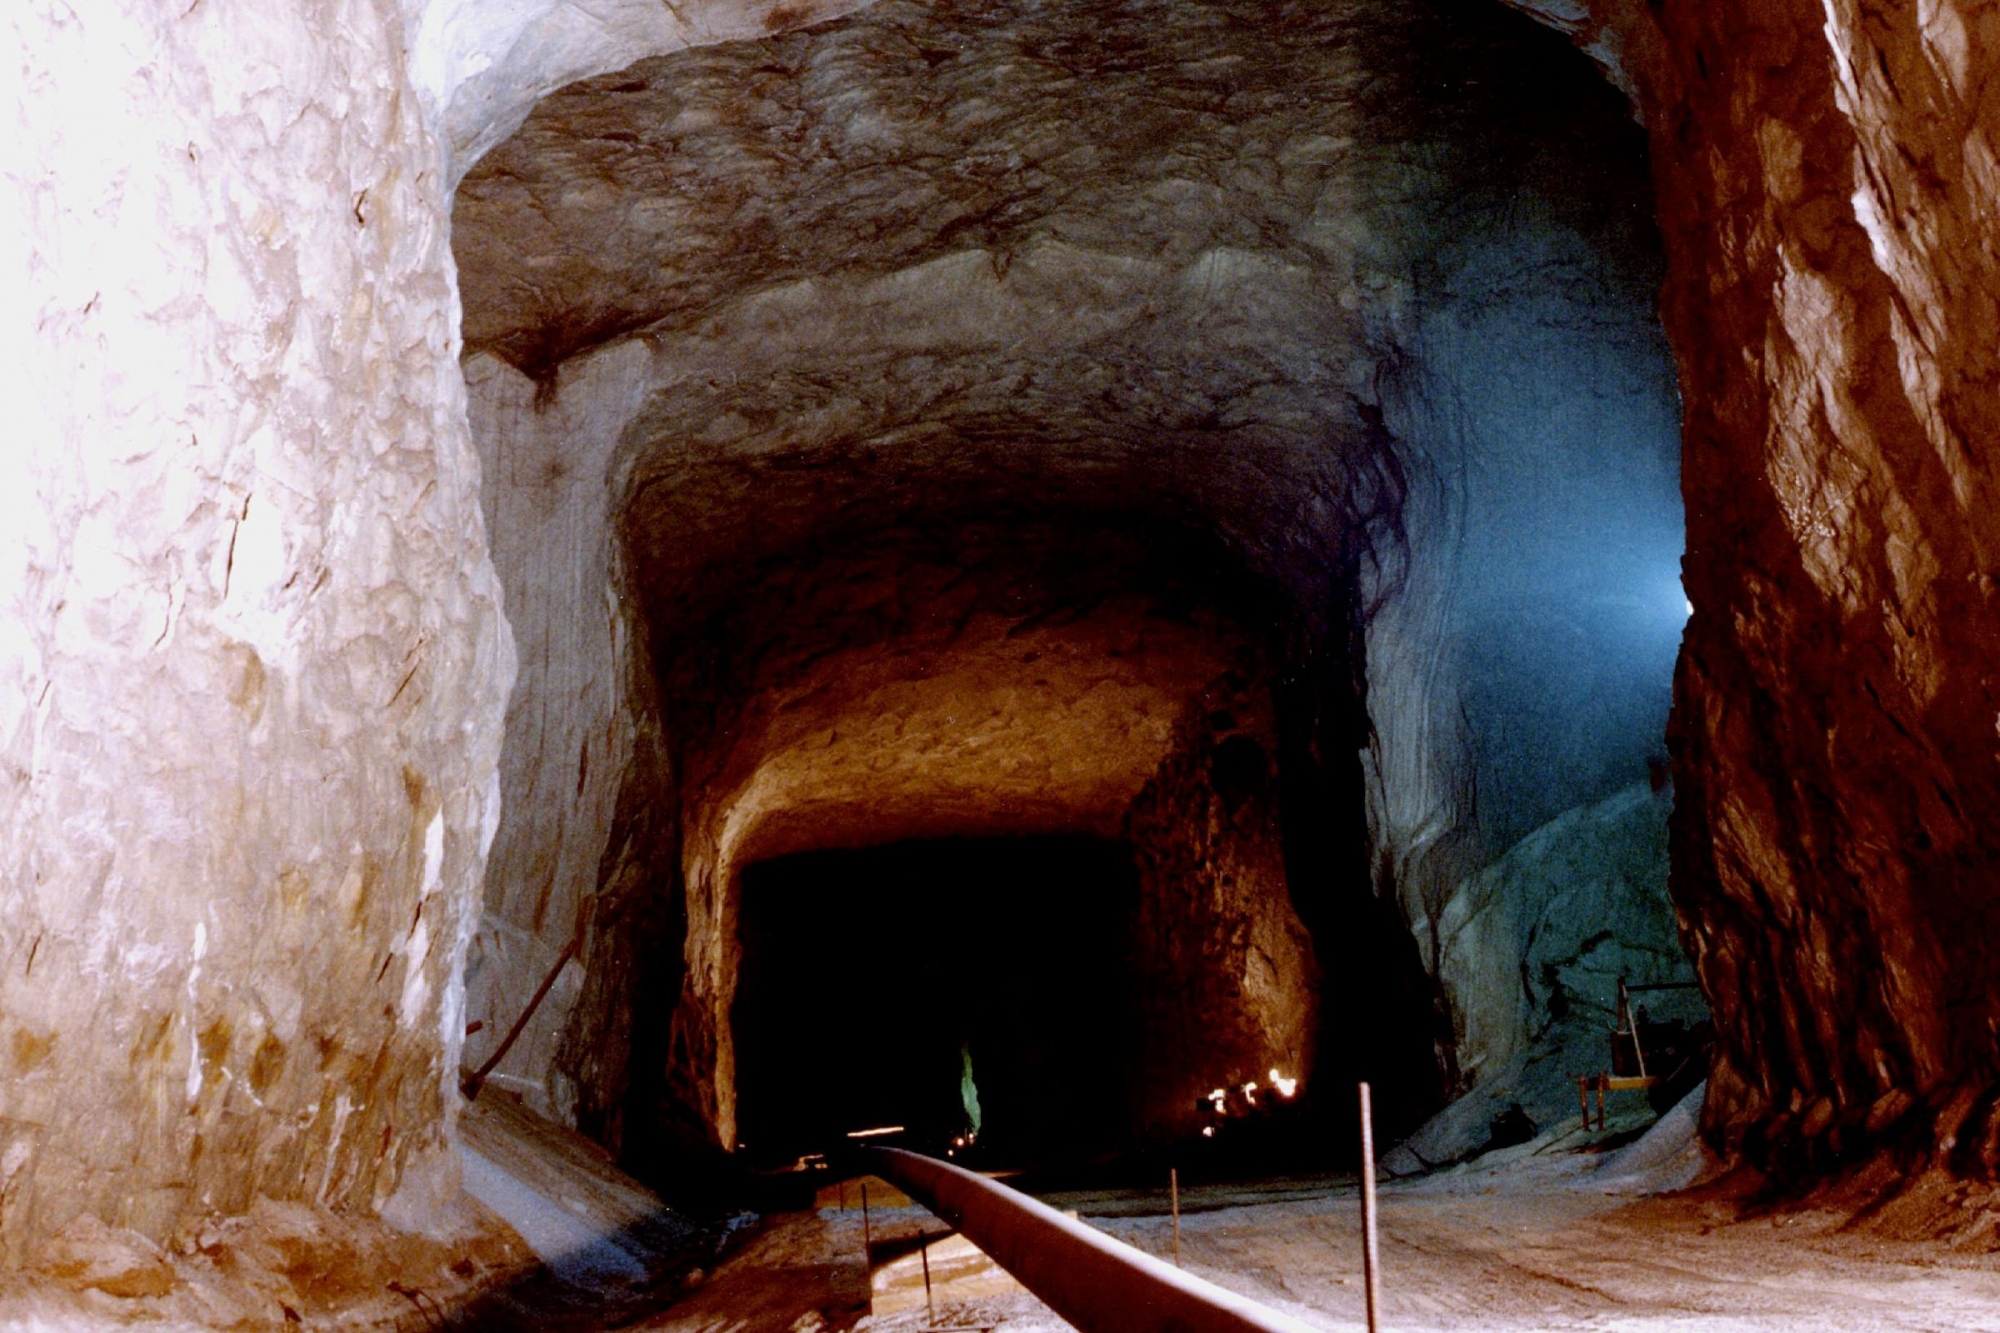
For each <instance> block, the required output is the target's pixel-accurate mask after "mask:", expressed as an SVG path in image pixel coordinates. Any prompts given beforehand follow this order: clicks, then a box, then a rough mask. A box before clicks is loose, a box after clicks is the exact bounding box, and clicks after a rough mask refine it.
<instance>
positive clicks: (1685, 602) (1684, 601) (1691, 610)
mask: <svg viewBox="0 0 2000 1333" xmlns="http://www.w3.org/2000/svg"><path fill="white" fill-rule="evenodd" d="M1681 602H1682V604H1683V605H1685V606H1686V607H1687V613H1688V614H1689V615H1693V614H1694V603H1693V602H1692V601H1690V600H1689V599H1688V598H1686V597H1683V598H1681Z"/></svg>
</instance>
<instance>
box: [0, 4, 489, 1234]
mask: <svg viewBox="0 0 2000 1333" xmlns="http://www.w3.org/2000/svg"><path fill="white" fill-rule="evenodd" d="M405 22H406V15H405V14H404V13H403V12H401V11H400V10H399V9H398V7H397V6H395V5H393V4H368V3H361V4H352V5H340V6H335V5H329V4H320V3H304V2H301V3H273V4H266V3H263V0H258V3H256V4H255V5H251V4H248V3H242V4H230V3H221V4H213V5H203V6H201V7H199V8H198V10H196V11H191V12H189V13H187V14H186V15H184V16H179V17H175V16H170V15H169V14H168V13H167V12H166V11H164V10H162V9H160V8H159V7H158V6H154V5H151V4H141V3H132V4H104V5H96V6H91V7H89V9H88V10H87V12H85V13H83V14H79V13H77V12H76V11H73V10H72V9H70V7H68V6H66V5H58V4H47V5H45V4H40V3H30V4H25V5H20V6H11V7H10V8H9V10H8V15H7V18H6V20H5V24H4V31H5V32H6V38H5V44H6V46H7V48H8V54H7V56H6V57H5V60H4V62H0V63H4V64H5V65H6V67H7V70H8V74H7V76H6V82H5V83H0V100H4V105H5V106H6V109H7V114H8V116H9V121H8V131H7V133H6V134H5V135H4V136H0V140H4V143H0V179H4V180H5V181H6V189H5V190H4V191H0V265H4V266H5V270H6V272H7V273H8V274H9V275H10V282H11V283H13V284H14V286H12V287H10V292H12V294H13V298H14V299H12V300H10V301H9V302H8V304H7V310H6V313H5V315H4V316H0V330H4V331H0V340H4V354H0V362H4V369H0V384H4V392H5V393H6V396H7V401H8V403H9V404H10V411H11V412H12V414H13V416H14V420H15V423H16V425H15V428H14V430H13V432H12V434H11V436H10V439H9V442H8V444H7V447H6V448H5V450H4V451H0V488H4V494H5V499H4V501H0V512H3V513H4V519H0V772H4V778H0V886H4V889H0V1052H4V1054H0V1254H4V1255H5V1257H6V1258H8V1259H10V1260H18V1259H20V1258H22V1257H23V1256H24V1255H26V1254H28V1253H30V1252H31V1249H32V1246H33V1244H34V1243H35V1242H36V1240H37V1239H38V1238H39V1237H41V1236H43V1235H46V1234H47V1233H48V1232H49V1231H50V1230H52V1229H54V1228H56V1227H59V1226H61V1225H62V1224H64V1223H65V1222H67V1221H68V1220H70V1219H71V1218H72V1217H74V1216H76V1215H77V1214H79V1213H82V1212H91V1213H94V1214H96V1215H97V1216H98V1217H99V1218H100V1219H101V1220H103V1221H104V1222H106V1223H109V1224H111V1225H114V1226H127V1227H132V1228H135V1229H137V1230H139V1231H141V1232H144V1233H145V1234H147V1235H148V1236H151V1237H153V1238H155V1239H164V1238H166V1237H167V1236H168V1235H169V1234H170V1233H172V1232H173V1231H174V1230H175V1229H176V1228H178V1227H180V1226H182V1225H184V1224H188V1223H190V1222H191V1221H192V1220H193V1219H196V1218H199V1217H201V1216H204V1215H207V1214H211V1213H215V1212H229V1211H241V1210H242V1209H244V1208H246V1207H247V1206H248V1205H249V1204H250V1202H251V1201H252V1200H253V1199H255V1198H256V1197H257V1196H259V1195H268V1196H272V1197H276V1198H280V1199H287V1200H304V1201H307V1202H311V1203H317V1204H323V1205H326V1206H328V1207H332V1208H338V1209H344V1210H352V1211H356V1212H362V1213H366V1212H371V1211H373V1210H374V1209H376V1208H379V1207H381V1206H383V1205H384V1204H385V1203H387V1202H388V1201H389V1200H390V1199H391V1197H392V1195H393V1194H394V1192H395V1191H396V1190H397V1189H398V1187H399V1185H401V1186H405V1187H408V1188H410V1189H411V1190H412V1191H414V1195H413V1196H412V1197H414V1196H429V1197H430V1198H431V1199H432V1200H433V1201H434V1200H435V1199H436V1198H439V1197H443V1196H446V1195H451V1194H455V1193H456V1189H457V1184H456V1159H455V1158H454V1157H453V1156H452V1155H451V1154H450V1152H449V1151H448V1135H449V1133H450V1129H451V1116H452V1114H453V1112H454V1108H455V1106H456V1103H457V1098H456V1093H455V1091H454V1085H455V1082H456V1077H457V1063H458V1059H457V1057H458V1032H459V1029H460V1024H461V1020H460V1009H461V1004H462V995H461V990H460V982H459V970H460V959H461V956H462V952H463V949H464V943H465V937H466V934H467V932H468V931H469V929H470V927H471V924H472V921H473V920H474V916H475V913H476V910H477V903H478V886H479V882H480V872H481V864H482V861H483V858H484V854H485V848H486V844H487V841H488V840H489V839H490V838H491V836H492V834H493V830H494V827H495V824H496V821H497V819H498V799H499V792H498V786H497V783H496V781H495V775H496V763H497V758H498V751H499V746H500V707H501V701H502V699H503V697H504V695H505V692H506V690H507V688H508V683H509V680H510V678H511V676H512V672H513V661H512V651H511V648H510V646H509V640H508V637H507V632H506V628H505V625H504V622H503V620H502V618H501V615H500V607H499V596H500V589H499V584H498V582H497V581H496V579H495V578H494V575H493V571H492V567H491V565H490V563H489V562H488V560H487V556H486V541H485V534H484V528H483V520H482V516H481V513H480V507H479V500H478V495H477V492H476V489H475V480H474V479H475V477H476V467H477V464H476V460H475V459H474V457H473V454H472V451H471V445H470V441H469V439H468V437H467V431H466V425H465V393H464V384H463V379H462V376H461V374H460V372H459V369H458V351H459V342H458V331H457V317H458V311H457V299H456V292H455V287H454V283H453V269H452V259H451V254H450V250H449V248H448V212H447V210H448V206H449V195H448V193H447V191H446V187H445V184H444V181H443V177H442V173H441V172H440V171H439V170H438V166H439V158H440V154H439V150H438V144H437V141H436V140H435V138H434V136H433V134H432V132H431V129H430V128H429V126H428V125H427V123H426V118H425V116H424V114H423V113H422V109H421V106H420V103H419V101H418V99H417V98H416V97H415V96H413V94H412V90H411V86H410V82H409V78H408V74H407V72H406V68H405V60H404V43H405ZM17 75H18V77H17ZM416 1202H417V1203H418V1205H419V1206H421V1203H422V1200H421V1199H417V1200H416Z"/></svg>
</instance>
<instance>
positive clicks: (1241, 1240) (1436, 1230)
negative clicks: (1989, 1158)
mask: <svg viewBox="0 0 2000 1333" xmlns="http://www.w3.org/2000/svg"><path fill="white" fill-rule="evenodd" d="M1607 1183H1608V1182H1606V1181H1604V1180H1603V1179H1602V1177H1601V1174H1600V1175H1593V1174H1592V1172H1591V1170H1590V1163H1589V1162H1588V1161H1587V1160H1585V1159H1583V1158H1581V1157H1580V1156H1579V1155H1575V1154H1572V1155H1569V1156H1568V1157H1566V1158H1558V1159H1550V1158H1547V1157H1543V1158H1535V1159H1530V1160H1527V1161H1520V1160H1517V1161H1514V1162H1511V1163H1507V1164H1503V1165H1500V1166H1497V1167H1491V1166H1489V1167H1485V1168H1479V1167H1474V1168H1471V1169H1463V1170H1460V1171H1457V1172H1452V1173H1445V1174H1441V1175H1436V1176H1431V1177H1427V1178H1424V1179H1422V1180H1417V1181H1407V1182H1398V1183H1395V1184H1392V1185H1389V1186H1387V1187H1385V1188H1384V1190H1383V1192H1382V1224H1383V1236H1382V1267H1383V1273H1384V1310H1383V1318H1382V1327H1383V1328H1384V1329H1387V1330H1393V1331H1394V1333H1416V1331H1417V1330H1439V1331H1447V1330H1448V1331H1451V1333H1457V1331H1458V1330H1470V1329H1481V1330H1523V1331H1525V1330H1530V1329H1533V1330H1550V1329H1590V1330H1618V1331H1619V1333H1721V1330H1725V1329H1726V1330H1746V1329H1748V1330H1801V1331H1802V1330H1806V1329H1813V1330H1832V1331H1835V1333H1838V1331H1841V1330H1855V1331H1856V1333H1859V1331H1860V1330H1885V1329H1896V1330H1901V1329H1908V1330H1920V1329H1921V1330H1946V1329H1950V1330H1996V1331H2000V1263H1996V1260H1995V1249H1996V1247H1995V1242H1994V1238H1993V1234H1992V1227H1991V1225H1990V1223H1991V1220H1992V1218H1991V1210H1990V1209H1984V1208H1982V1207H1981V1206H1980V1205H1978V1204H1976V1203H1974V1202H1971V1201H1969V1199H1968V1196H1967V1195H1966V1194H1965V1192H1964V1191H1963V1189H1962V1187H1956V1186H1949V1185H1939V1186H1934V1187H1932V1186H1919V1187H1918V1188H1917V1189H1916V1190H1913V1191H1908V1192H1906V1193H1905V1194H1904V1195H1903V1196H1902V1200H1903V1202H1901V1203H1899V1204H1897V1205H1896V1206H1895V1207H1894V1208H1892V1209H1890V1210H1888V1213H1893V1214H1894V1216H1893V1217H1890V1216H1887V1214H1885V1213H1877V1214H1875V1215H1874V1216H1872V1217H1871V1218H1870V1219H1869V1220H1867V1221H1865V1222H1864V1221H1857V1211H1858V1210H1857V1208H1856V1206H1855V1204H1854V1201H1853V1200H1851V1199H1850V1200H1847V1201H1845V1202H1842V1201H1839V1200H1834V1201H1830V1202H1825V1203H1822V1204H1821V1205H1819V1206H1814V1207H1806V1208H1802V1209H1801V1208H1794V1209H1789V1210H1785V1211H1780V1212H1761V1211H1760V1210H1759V1209H1758V1208H1757V1207H1756V1206H1755V1205H1754V1204H1753V1203H1752V1202H1751V1201H1750V1197H1749V1196H1748V1194H1747V1193H1745V1192H1744V1191H1742V1190H1732V1189H1729V1188H1726V1187H1723V1186H1709V1187H1706V1188H1697V1189H1695V1190H1692V1191H1688V1192H1685V1193H1681V1194H1673V1195H1661V1196H1644V1197H1634V1196H1632V1195H1631V1194H1621V1193H1612V1192H1607V1189H1606V1188H1605V1186H1606V1184H1607ZM1289 1193H1290V1194H1291V1195H1292V1196H1293V1197H1287V1198H1283V1199H1282V1201H1278V1202H1262V1203H1247V1204H1235V1205H1233V1206H1224V1207H1218V1208H1215V1209H1214V1210H1213V1211H1205V1212H1196V1213H1191V1214H1189V1215H1186V1216H1184V1217H1183V1218H1182V1222H1181V1227H1182V1256H1183V1262H1184V1263H1185V1265H1186V1266H1187V1267H1188V1268H1190V1269H1191V1270H1193V1271H1194V1272H1196V1273H1198V1274H1200V1275H1201V1276H1203V1277H1206V1278H1208V1279H1210V1280H1212V1281H1214V1282H1217V1283H1219V1284H1221V1285H1223V1286H1226V1287H1229V1288H1231V1289H1234V1290H1237V1291H1240V1292H1243V1293H1245V1294H1246V1295H1250V1296H1253V1297H1255V1298H1256V1299H1258V1300H1260V1301H1263V1302H1264V1303H1266V1304H1268V1305H1270V1306H1272V1307H1274V1308H1276V1309H1279V1310H1282V1311H1285V1312H1286V1313H1289V1314H1293V1315H1296V1316H1298V1317H1300V1318H1302V1319H1304V1320H1305V1321H1307V1322H1308V1323H1310V1324H1313V1325H1315V1326H1316V1327H1320V1328H1324V1329H1328V1330H1346V1329H1355V1328H1360V1327H1363V1318H1364V1314H1363V1295H1362V1287H1361V1272H1360V1226H1359V1219H1358V1216H1357V1207H1356V1203H1355V1198H1354V1194H1353V1192H1352V1190H1351V1188H1346V1189H1341V1188H1328V1189H1325V1190H1324V1191H1322V1192H1320V1193H1319V1194H1318V1196H1317V1197H1310V1198H1299V1197H1296V1195H1297V1194H1298V1193H1299V1191H1297V1190H1292V1191H1289ZM1052 1202H1056V1203H1058V1204H1060V1203H1062V1202H1063V1201H1062V1200H1060V1199H1057V1200H1052ZM1086 1215H1088V1214H1086ZM1092 1220H1093V1221H1094V1223H1095V1224H1096V1225H1098V1226H1101V1227H1102V1228H1103V1229H1104V1230H1105V1231H1107V1232H1109V1233H1111V1234H1113V1235H1115V1236H1118V1237H1119V1238H1120V1239H1123V1240H1125V1241H1127V1242H1129V1243H1131V1244H1133V1245H1136V1246H1138V1247H1139V1248H1141V1249H1144V1250H1148V1251H1150V1252H1152V1253H1154V1254H1158V1255H1163V1256H1164V1255H1167V1254H1170V1253H1171V1249H1172V1230H1171V1223H1170V1221H1169V1220H1168V1219H1167V1218H1165V1217H1159V1216H1151V1217H1096V1218H1093V1219H1092ZM871 1222H872V1224H873V1227H874V1230H875V1233H876V1235H877V1237H878V1238H879V1237H881V1236H882V1235H884V1234H885V1233H887V1234H895V1233H897V1231H898V1229H901V1230H903V1231H910V1232H914V1231H915V1230H916V1229H918V1228H919V1227H922V1226H925V1225H926V1224H928V1225H929V1226H931V1227H935V1226H936V1225H937V1224H936V1223H935V1221H933V1220H932V1219H930V1218H929V1217H928V1215H927V1214H924V1213H922V1212H921V1211H920V1210H915V1209H902V1210H893V1211H883V1212H877V1213H875V1214H874V1215H873V1217H872V1218H871ZM861 1230H862V1221H861V1217H860V1214H859V1213H858V1211H848V1212H845V1213H843V1212H839V1211H837V1210H832V1209H827V1210H822V1211H820V1212H818V1213H800V1214H791V1215H786V1216H782V1217H775V1218H773V1219H771V1222H770V1224H769V1225H768V1226H767V1228H766V1229H765V1231H764V1232H763V1234H762V1235H760V1236H759V1237H758V1238H757V1240H756V1241H754V1242H753V1243H752V1244H751V1245H749V1246H748V1247H746V1248H745V1249H744V1250H742V1251H740V1252H739V1253H738V1254H737V1255H736V1256H735V1257H734V1258H732V1259H731V1260H730V1261H729V1262H727V1263H725V1264H724V1265H722V1266H721V1267H720V1268H718V1269H717V1271H716V1272H715V1273H714V1274H713V1275H712V1277H711V1279H710V1280H709V1281H708V1282H707V1284H706V1285H705V1286H704V1287H703V1288H702V1289H701V1290H699V1291H697V1292H695V1293H693V1294H692V1295H691V1296H690V1297H689V1298H688V1299H686V1300H685V1301H683V1302H682V1303H681V1304H680V1305H678V1306H676V1307H675V1308H674V1309H672V1310H670V1311H668V1312H666V1313H665V1314H663V1315H661V1316H658V1317H656V1318H655V1319H654V1320H652V1321H651V1322H649V1323H647V1324H645V1325H644V1327H645V1328H647V1329H650V1330H655V1331H657V1333H666V1331H669V1330H671V1331H673V1333H762V1331H763V1330H785V1331H787V1333H793V1331H796V1333H820V1331H822V1330H844V1329H857V1330H863V1329H865V1330H871V1331H872V1333H916V1331H917V1330H921V1329H926V1328H930V1327H949V1328H954V1329H960V1328H989V1327H990V1328H992V1329H994V1330H996V1333H1041V1331H1042V1330H1057V1329H1064V1328H1068V1327H1069V1325H1067V1324H1065V1323H1063V1322H1062V1321H1061V1320H1060V1319H1058V1318H1057V1317H1056V1316H1055V1315H1054V1314H1053V1313H1052V1312H1051V1311H1050V1310H1049V1309H1048V1308H1047V1307H1046V1306H1044V1305H1042V1304H1041V1303H1040V1302H1039V1301H1036V1300H1035V1299H1034V1298H1033V1297H1031V1296H1027V1295H1025V1294H1022V1295H1017V1296H1012V1297H1004V1298H986V1299H982V1300H980V1301H977V1302H973V1303H964V1302H954V1301H952V1300H950V1299H949V1298H948V1297H947V1298H945V1299H944V1300H943V1301H941V1303H940V1305H939V1308H938V1310H937V1319H936V1321H935V1324H933V1323H932V1321H930V1320H928V1319H927V1318H926V1317H925V1314H924V1312H923V1311H922V1310H916V1311H913V1312H907V1313H902V1314H897V1315H894V1316H886V1317H885V1316H876V1317H871V1316H869V1315H868V1314H867V1313H866V1309H865V1304H864V1303H865V1300H866V1292H867V1283H866V1278H865V1274H864V1270H863V1264H862V1258H861V1249H862V1235H861Z"/></svg>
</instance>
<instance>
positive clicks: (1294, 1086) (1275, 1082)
mask: <svg viewBox="0 0 2000 1333" xmlns="http://www.w3.org/2000/svg"><path fill="white" fill-rule="evenodd" d="M1271 1086H1272V1087H1274V1088H1276V1089H1277V1090H1278V1095H1279V1096H1280V1097H1290V1096H1291V1095H1292V1094H1293V1093H1295V1092H1297V1091H1298V1090H1299V1081H1298V1080H1297V1079H1295V1078H1286V1077H1285V1076H1284V1075H1283V1074H1281V1073H1279V1072H1278V1071H1277V1070H1275V1069H1273V1070H1272V1071H1271Z"/></svg>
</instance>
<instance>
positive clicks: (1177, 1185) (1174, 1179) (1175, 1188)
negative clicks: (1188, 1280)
mask: <svg viewBox="0 0 2000 1333" xmlns="http://www.w3.org/2000/svg"><path fill="white" fill-rule="evenodd" d="M1167 1192H1168V1193H1169V1194H1171V1195H1172V1196H1173V1201H1174V1267H1175V1268H1179V1267H1180V1266H1181V1170H1180V1168H1179V1167H1177V1166H1170V1167H1168V1168H1167Z"/></svg>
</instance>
